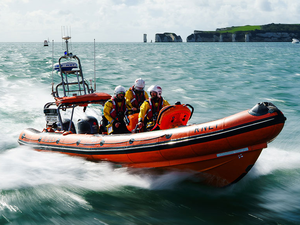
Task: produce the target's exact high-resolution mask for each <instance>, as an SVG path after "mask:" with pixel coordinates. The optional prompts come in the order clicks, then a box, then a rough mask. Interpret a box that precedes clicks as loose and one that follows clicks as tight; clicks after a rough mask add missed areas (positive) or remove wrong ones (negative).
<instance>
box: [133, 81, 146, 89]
mask: <svg viewBox="0 0 300 225" xmlns="http://www.w3.org/2000/svg"><path fill="white" fill-rule="evenodd" d="M144 87H145V81H144V80H143V79H142V78H138V79H136V80H135V82H134V88H135V89H136V90H138V91H143V90H144Z"/></svg>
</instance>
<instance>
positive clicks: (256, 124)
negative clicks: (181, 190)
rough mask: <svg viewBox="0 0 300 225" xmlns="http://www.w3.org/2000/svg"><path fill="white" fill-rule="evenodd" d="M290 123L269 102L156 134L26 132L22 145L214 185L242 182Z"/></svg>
mask: <svg viewBox="0 0 300 225" xmlns="http://www.w3.org/2000/svg"><path fill="white" fill-rule="evenodd" d="M285 120H286V118H285V117H284V115H283V114H282V113H281V111H279V110H278V109H277V108H276V107H275V106H274V105H272V104H271V103H267V104H266V103H264V105H259V104H258V105H257V106H255V107H254V108H253V109H251V110H247V111H243V112H240V113H237V114H235V115H232V116H229V117H225V118H223V119H220V120H216V121H211V122H207V123H203V124H196V125H188V126H183V127H178V128H172V129H166V130H158V131H151V132H143V133H135V134H123V135H100V134H72V133H70V132H58V133H55V132H40V131H37V130H35V129H33V128H29V129H26V130H24V131H22V132H21V134H20V136H19V140H18V142H19V144H21V145H27V146H30V147H32V148H34V149H36V150H39V151H52V152H60V153H64V154H68V155H72V156H80V157H85V158H87V159H89V160H93V161H109V162H112V163H115V164H118V165H121V166H126V167H133V168H154V169H162V170H179V171H189V172H192V173H195V174H197V176H200V177H202V178H203V181H204V182H206V183H209V184H211V185H214V186H218V187H224V186H227V185H230V184H232V183H235V182H237V181H239V180H240V179H241V178H242V177H243V176H244V175H246V174H247V173H248V172H249V170H250V169H251V168H252V166H253V165H254V164H255V162H256V160H257V158H258V157H259V155H260V153H261V151H262V149H264V148H266V147H267V144H268V143H269V142H270V141H272V140H273V139H274V138H275V137H276V136H277V135H278V134H279V133H280V132H281V130H282V128H283V126H284V122H285Z"/></svg>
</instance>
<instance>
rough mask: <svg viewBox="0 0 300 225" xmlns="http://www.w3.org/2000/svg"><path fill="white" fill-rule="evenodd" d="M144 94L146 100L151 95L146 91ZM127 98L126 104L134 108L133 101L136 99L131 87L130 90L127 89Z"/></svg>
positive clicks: (130, 108)
mask: <svg viewBox="0 0 300 225" xmlns="http://www.w3.org/2000/svg"><path fill="white" fill-rule="evenodd" d="M144 95H145V99H146V100H147V99H149V96H148V94H147V92H146V91H144ZM125 98H126V105H127V107H128V110H132V107H133V106H132V102H133V101H134V96H133V93H132V91H131V89H130V88H129V90H127V91H126V93H125Z"/></svg>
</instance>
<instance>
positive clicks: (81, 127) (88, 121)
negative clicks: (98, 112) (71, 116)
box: [77, 116, 99, 134]
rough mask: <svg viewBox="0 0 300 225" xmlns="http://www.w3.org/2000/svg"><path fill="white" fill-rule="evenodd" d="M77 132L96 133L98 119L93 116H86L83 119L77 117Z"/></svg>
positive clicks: (97, 130)
mask: <svg viewBox="0 0 300 225" xmlns="http://www.w3.org/2000/svg"><path fill="white" fill-rule="evenodd" d="M77 130H78V134H98V132H99V126H98V121H97V119H96V118H95V117H93V116H87V117H86V118H84V119H79V120H78V123H77Z"/></svg>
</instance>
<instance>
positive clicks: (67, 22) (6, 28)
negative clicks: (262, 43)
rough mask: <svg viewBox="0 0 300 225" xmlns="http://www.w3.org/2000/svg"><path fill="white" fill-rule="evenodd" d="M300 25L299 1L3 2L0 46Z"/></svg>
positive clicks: (136, 39) (133, 39)
mask: <svg viewBox="0 0 300 225" xmlns="http://www.w3.org/2000/svg"><path fill="white" fill-rule="evenodd" d="M269 23H300V1H299V0H73V1H72V0H48V1H45V0H0V28H1V29H0V42H40V41H43V40H44V39H49V40H50V41H52V40H54V41H61V36H62V35H61V28H62V27H63V26H64V27H71V35H72V41H73V42H93V41H94V39H96V42H142V40H143V34H144V33H145V34H147V37H148V41H151V40H153V41H154V39H155V34H156V33H164V32H174V33H176V34H177V35H180V36H181V37H182V39H183V41H184V42H185V41H186V37H187V36H188V35H190V34H192V33H193V32H194V30H206V31H208V30H216V28H221V27H228V26H242V25H262V24H269Z"/></svg>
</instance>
